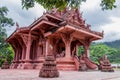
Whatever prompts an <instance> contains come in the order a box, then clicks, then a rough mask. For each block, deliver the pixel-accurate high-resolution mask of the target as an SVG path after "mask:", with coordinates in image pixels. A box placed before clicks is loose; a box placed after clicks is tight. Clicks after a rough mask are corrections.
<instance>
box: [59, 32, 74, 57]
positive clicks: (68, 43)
mask: <svg viewBox="0 0 120 80" xmlns="http://www.w3.org/2000/svg"><path fill="white" fill-rule="evenodd" d="M61 37H62V40H63V42H64V43H65V57H66V58H71V47H70V46H71V42H72V39H73V37H72V36H71V35H70V33H62V34H61Z"/></svg>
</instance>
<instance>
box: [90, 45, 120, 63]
mask: <svg viewBox="0 0 120 80" xmlns="http://www.w3.org/2000/svg"><path fill="white" fill-rule="evenodd" d="M105 54H106V55H107V56H108V58H109V60H110V62H113V63H116V62H117V59H118V57H119V56H118V55H120V53H119V52H118V50H117V49H115V48H111V47H109V46H107V45H105V44H103V43H97V44H92V45H91V46H90V57H91V59H92V60H93V61H95V62H97V61H98V59H99V58H100V57H102V56H103V55H105Z"/></svg>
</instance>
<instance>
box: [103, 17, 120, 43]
mask: <svg viewBox="0 0 120 80" xmlns="http://www.w3.org/2000/svg"><path fill="white" fill-rule="evenodd" d="M110 19H111V20H112V23H110V24H106V25H104V26H102V27H101V29H102V30H104V33H105V36H104V39H103V41H113V40H117V39H120V18H117V17H110Z"/></svg>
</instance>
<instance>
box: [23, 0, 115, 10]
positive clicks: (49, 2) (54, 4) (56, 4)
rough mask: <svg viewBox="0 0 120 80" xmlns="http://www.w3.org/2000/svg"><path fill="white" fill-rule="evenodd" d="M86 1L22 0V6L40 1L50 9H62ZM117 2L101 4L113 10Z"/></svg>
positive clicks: (104, 8)
mask: <svg viewBox="0 0 120 80" xmlns="http://www.w3.org/2000/svg"><path fill="white" fill-rule="evenodd" d="M85 1H86V0H22V6H23V8H26V9H28V8H31V7H34V5H35V3H38V4H40V5H42V6H43V7H44V8H45V9H48V10H49V9H52V8H58V9H59V10H62V9H64V8H66V7H70V8H76V7H80V5H81V3H82V2H85ZM115 2H116V0H101V4H100V6H101V7H102V10H109V9H110V10H111V9H113V8H116V5H115Z"/></svg>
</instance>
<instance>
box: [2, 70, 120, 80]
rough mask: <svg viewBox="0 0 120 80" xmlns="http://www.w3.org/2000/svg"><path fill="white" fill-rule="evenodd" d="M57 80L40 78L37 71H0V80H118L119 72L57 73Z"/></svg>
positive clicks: (54, 79) (119, 79)
mask: <svg viewBox="0 0 120 80" xmlns="http://www.w3.org/2000/svg"><path fill="white" fill-rule="evenodd" d="M59 72H60V76H59V77H58V78H40V77H38V74H39V70H15V69H0V80H120V71H119V70H117V71H115V72H100V71H88V72H78V71H59Z"/></svg>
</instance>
